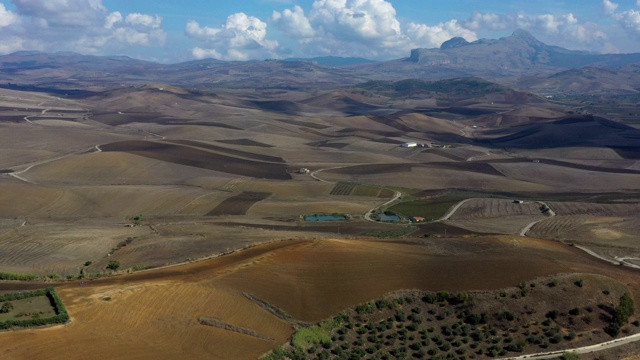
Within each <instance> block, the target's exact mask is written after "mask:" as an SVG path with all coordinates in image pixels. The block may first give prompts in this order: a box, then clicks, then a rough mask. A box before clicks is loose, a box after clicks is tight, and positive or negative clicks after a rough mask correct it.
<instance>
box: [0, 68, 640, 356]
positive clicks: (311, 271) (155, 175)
mask: <svg viewBox="0 0 640 360" xmlns="http://www.w3.org/2000/svg"><path fill="white" fill-rule="evenodd" d="M270 64H272V62H265V63H264V64H263V65H270ZM291 66H298V65H296V64H294V65H291ZM212 71H213V70H212ZM335 71H336V72H340V71H342V70H335ZM270 74H271V75H270V76H275V74H276V72H271V73H270ZM207 76H208V75H207ZM230 76H231V75H229V74H222V73H216V74H215V77H212V78H211V80H212V81H210V83H211V84H217V82H216V81H218V80H220V79H222V78H224V79H229V78H230ZM332 76H333V75H332ZM167 81H170V80H167ZM247 81H249V80H247ZM321 81H324V80H321ZM354 81H357V80H356V79H354ZM211 84H210V85H211ZM100 86H106V85H100ZM137 86H138V85H137ZM211 86H214V85H211ZM277 86H279V85H277ZM160 87H162V88H163V89H164V90H160ZM302 87H304V88H305V89H306V88H307V87H308V84H304V86H302ZM302 87H301V88H300V89H278V88H273V89H268V90H264V91H262V90H256V89H255V88H252V89H251V90H250V91H245V90H243V89H224V88H222V87H220V85H215V93H213V92H209V90H206V89H198V90H187V89H186V88H185V89H181V88H178V87H175V86H171V85H148V86H144V87H136V88H134V87H121V86H120V84H118V85H117V88H114V89H112V90H109V91H106V92H103V93H94V94H92V95H83V96H76V97H74V96H70V97H66V96H65V97H57V96H53V95H47V94H43V93H29V92H26V91H9V90H4V89H0V271H6V272H16V273H35V274H38V275H45V274H57V275H60V276H62V277H66V276H67V275H71V276H77V275H78V274H79V273H80V271H81V270H82V271H85V272H87V273H91V274H93V275H92V276H95V277H98V276H102V275H105V274H106V273H107V269H106V266H107V264H108V263H109V262H110V261H114V260H115V261H119V262H120V263H121V268H120V271H121V272H122V273H129V272H131V269H132V268H134V267H135V268H136V269H140V268H146V267H162V266H164V265H167V264H176V263H181V262H185V261H187V262H191V261H193V260H196V259H204V258H209V257H211V256H218V255H219V254H222V253H230V254H229V255H225V256H221V257H218V258H215V259H209V260H203V261H201V262H197V263H195V262H193V263H188V264H186V265H181V266H176V267H168V268H161V269H156V270H152V271H144V272H134V273H133V274H122V276H117V277H110V278H101V279H96V280H86V284H85V285H81V284H80V283H79V281H76V280H73V281H69V282H61V283H59V284H57V285H59V293H60V295H61V297H62V298H63V300H64V301H65V303H66V304H67V306H68V308H69V312H70V314H71V316H72V318H73V320H72V322H71V323H69V324H67V325H65V326H58V327H52V328H48V329H29V330H21V331H11V332H4V333H0V344H2V345H0V353H1V354H2V356H1V357H2V358H8V359H33V358H51V359H56V358H59V359H73V358H77V359H87V358H104V357H113V358H130V359H142V358H185V357H189V358H225V359H240V358H256V357H258V356H259V355H260V354H263V353H265V352H266V351H268V350H270V349H273V348H275V347H276V346H278V345H279V344H281V343H283V342H284V341H286V339H287V338H289V336H290V335H291V333H292V332H293V326H292V325H291V324H289V323H287V322H285V321H282V320H280V319H278V318H277V317H275V316H273V315H272V314H271V313H270V312H268V311H266V310H265V309H263V308H262V307H261V306H259V305H258V304H256V303H255V302H254V301H252V300H250V299H249V298H248V297H246V296H244V295H243V293H247V294H251V295H252V296H254V297H255V298H257V299H262V300H264V301H266V302H267V303H269V304H271V305H273V306H275V307H278V308H280V309H282V310H283V311H285V312H287V313H289V314H291V315H292V316H293V317H294V318H295V319H297V320H300V321H317V320H320V319H323V318H326V317H328V316H331V315H334V314H335V313H337V312H338V311H341V310H343V309H345V308H347V307H349V306H352V305H354V304H358V303H361V302H363V301H368V300H371V299H373V298H376V297H379V296H381V295H383V294H385V293H387V292H389V291H396V290H401V289H408V288H417V289H423V290H435V291H438V290H448V291H460V290H491V289H498V288H503V287H507V286H514V285H517V284H518V283H519V282H521V281H529V280H531V279H534V278H538V277H542V276H550V275H551V276H553V275H556V274H560V273H576V272H579V273H589V274H602V275H606V276H611V277H613V278H616V279H619V280H620V281H622V282H623V283H625V284H629V286H630V287H631V288H632V290H633V291H634V293H635V295H639V294H640V293H639V289H640V288H639V286H638V282H639V280H638V276H637V271H636V270H632V269H630V268H627V267H622V266H613V265H611V264H608V263H606V262H604V261H602V260H598V259H596V258H594V257H592V256H591V255H589V254H587V253H586V252H583V251H581V250H579V249H578V248H577V247H571V246H569V245H565V244H563V243H562V242H566V243H571V244H573V243H575V244H576V245H584V246H586V247H587V248H589V249H591V250H594V251H596V252H597V253H598V254H601V255H603V256H607V257H609V258H614V257H616V256H628V257H636V256H637V257H638V258H640V248H639V247H638V244H637V243H638V241H637V240H638V235H637V234H639V233H640V220H638V216H637V215H638V213H639V212H640V208H639V207H638V202H639V200H640V199H639V198H638V194H639V193H640V189H639V188H638V184H640V171H639V170H640V165H639V163H638V161H637V154H638V151H637V150H638V149H637V144H636V142H637V139H638V130H637V129H635V128H633V127H628V126H625V125H623V124H618V123H615V122H613V121H610V120H607V119H603V118H597V117H589V116H584V117H583V116H580V117H574V118H565V117H564V116H565V114H566V113H567V111H568V110H571V111H575V106H574V105H575V104H570V105H567V106H564V105H561V104H558V103H555V102H554V103H550V102H546V101H545V100H544V99H542V98H539V99H538V98H535V99H534V98H533V96H532V97H531V100H532V101H531V102H529V103H527V104H523V103H522V98H519V97H518V98H515V97H514V98H509V96H505V95H504V94H494V95H487V96H479V97H476V98H468V99H453V98H451V99H449V98H444V99H442V98H436V97H432V96H431V95H425V94H413V95H411V94H410V95H408V97H406V98H390V97H387V96H386V95H384V94H374V93H371V94H357V93H354V92H352V91H350V90H349V89H342V90H339V91H333V90H328V89H324V88H323V89H318V90H317V91H315V89H314V91H315V92H314V94H310V93H307V91H306V90H304V89H302ZM414 95H417V97H416V96H414ZM518 96H524V95H518ZM493 101H496V105H493V104H491V102H493ZM427 106H428V107H427ZM25 117H27V119H26V120H25ZM407 141H416V142H419V143H425V144H426V143H431V142H432V143H433V144H435V146H437V148H423V147H418V148H411V149H407V148H402V147H401V146H399V145H400V144H402V143H404V142H407ZM302 167H304V168H308V169H310V170H311V171H313V172H315V175H317V177H318V179H314V178H313V177H311V175H310V174H297V173H295V172H294V171H295V170H297V169H299V168H302ZM318 170H322V171H318ZM392 189H393V190H392ZM396 190H399V191H401V192H402V194H401V199H400V200H399V201H406V203H399V204H397V203H396V204H395V206H396V208H400V209H402V208H403V206H404V209H405V210H407V211H408V212H407V214H409V215H417V216H419V215H420V214H432V215H430V216H429V218H437V217H438V216H435V215H434V214H441V213H442V212H444V211H446V208H448V207H449V206H451V205H452V204H453V201H454V200H452V199H453V198H455V201H460V200H463V199H466V198H471V197H472V198H474V199H472V200H471V201H469V202H467V203H466V204H464V206H462V207H460V209H458V211H457V212H456V213H455V215H454V216H453V217H452V219H450V220H448V221H444V222H436V223H422V224H419V225H416V228H417V230H416V231H415V232H414V233H412V234H411V235H404V236H402V237H400V238H398V239H393V238H391V239H386V240H385V241H373V240H371V238H369V237H367V235H365V234H376V235H378V234H390V233H405V232H404V230H406V229H407V227H406V225H404V224H381V223H376V222H370V221H365V219H363V218H362V217H363V215H364V214H366V213H367V212H368V211H370V210H372V209H376V208H378V207H379V206H380V205H382V204H383V203H385V202H387V201H388V200H389V198H391V197H392V196H393V194H394V191H396ZM448 192H452V193H455V194H462V195H460V196H459V198H458V197H457V195H455V194H454V195H455V196H453V197H447V196H445V197H444V198H446V199H447V201H444V198H443V201H444V202H441V203H438V201H437V199H436V198H429V197H432V196H439V195H442V194H446V193H448ZM484 194H486V195H484ZM507 194H509V195H507ZM520 195H521V196H520ZM420 196H424V197H427V199H422V198H420V199H418V200H417V201H413V200H415V199H416V198H418V197H420ZM495 196H501V197H502V199H493V198H490V197H495ZM507 196H508V198H507ZM478 197H487V198H482V199H478ZM511 197H513V198H514V199H517V198H520V197H522V198H524V199H536V200H538V199H539V200H544V201H549V200H550V199H552V200H553V201H549V204H550V206H551V207H552V208H553V209H554V210H555V211H556V212H557V214H558V216H556V217H553V218H545V217H544V215H543V214H541V213H540V210H539V205H538V204H536V203H534V202H529V201H527V202H525V203H524V204H514V203H512V200H513V199H511ZM559 199H560V200H559ZM562 199H570V201H562ZM431 200H434V201H431ZM597 201H602V202H609V203H596V202H597ZM393 205H394V204H392V205H389V206H393ZM334 212H339V213H345V214H349V215H350V219H349V220H348V221H341V222H334V223H324V224H322V223H317V224H310V223H308V222H304V221H302V220H301V218H300V216H301V215H308V214H313V213H334ZM409 212H410V213H409ZM407 214H404V215H407ZM134 216H141V217H142V219H143V220H142V221H141V224H138V226H131V227H130V226H128V225H132V222H133V220H132V217H134ZM535 220H542V221H540V222H538V223H537V224H536V225H535V226H533V228H532V229H531V230H530V232H529V236H531V237H526V238H524V237H520V236H516V235H515V234H518V233H519V231H520V230H521V229H522V228H523V227H524V226H525V225H527V224H529V223H531V222H533V221H535ZM410 229H413V228H410ZM489 233H491V234H496V233H500V234H509V235H505V236H497V235H487V234H489ZM395 235H397V234H395ZM395 235H394V236H395ZM532 237H533V238H532ZM535 237H541V238H546V239H548V240H537V239H536V238H535ZM555 240H558V241H555ZM123 241H125V243H126V245H121V244H123ZM254 245H257V246H256V247H252V248H250V249H248V250H245V251H238V249H242V248H245V247H248V246H254ZM87 261H91V264H90V265H87V266H84V263H85V262H87ZM629 262H630V263H634V264H640V260H637V259H629ZM44 285H46V284H43V283H40V282H31V283H19V282H0V291H7V290H11V289H18V288H32V287H36V286H44ZM255 298H254V299H255ZM201 318H205V319H209V322H210V323H213V324H226V325H225V326H222V327H215V326H207V325H202V324H201V323H200V321H199V319H201ZM227 325H228V326H227ZM225 327H227V328H228V329H225ZM231 328H237V329H247V331H248V333H249V334H241V333H239V332H234V331H231V330H229V329H231ZM250 334H254V335H250Z"/></svg>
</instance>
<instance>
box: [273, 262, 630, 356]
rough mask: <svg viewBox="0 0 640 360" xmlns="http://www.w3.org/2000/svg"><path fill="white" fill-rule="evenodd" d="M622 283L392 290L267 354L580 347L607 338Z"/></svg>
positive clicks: (485, 352)
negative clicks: (486, 289)
mask: <svg viewBox="0 0 640 360" xmlns="http://www.w3.org/2000/svg"><path fill="white" fill-rule="evenodd" d="M576 284H582V285H580V286H578V285H576ZM585 284H586V285H585ZM603 291H604V292H606V293H607V294H606V295H605V294H603ZM626 291H627V290H626V289H625V286H624V285H623V284H621V283H619V282H617V281H615V280H614V279H611V278H606V277H594V276H591V275H577V276H576V275H574V276H562V277H554V278H542V279H536V280H535V281H531V282H523V283H521V284H520V285H519V287H511V288H506V289H501V290H499V291H492V292H485V293H473V292H472V293H467V292H459V293H448V292H445V291H441V292H437V293H436V292H426V293H425V292H418V291H413V292H411V291H404V292H397V293H393V294H391V295H387V296H385V297H383V298H379V299H376V300H375V301H373V300H372V301H370V302H366V303H363V304H359V305H357V306H355V307H351V308H350V309H348V310H345V311H343V312H341V313H340V314H338V315H336V316H335V317H332V318H330V319H327V320H324V321H322V322H320V323H319V324H318V325H315V326H312V327H307V328H303V329H301V330H299V331H297V332H296V333H295V334H294V335H293V337H292V340H291V345H290V346H289V347H283V348H280V349H277V350H276V351H274V352H273V353H272V354H271V355H270V356H267V357H266V358H268V359H281V358H285V357H287V356H289V357H290V358H304V357H307V356H314V357H315V356H318V357H327V358H340V357H341V356H343V355H344V354H354V353H355V354H359V355H360V356H363V357H364V356H372V357H375V356H377V357H380V358H398V357H402V356H405V357H409V356H410V357H415V358H425V357H433V356H436V355H437V356H441V357H453V358H459V357H463V358H467V359H475V358H485V357H498V356H499V357H504V356H515V355H520V354H526V353H532V352H541V351H553V350H556V349H563V348H568V347H570V348H573V347H580V346H584V345H587V344H590V343H593V342H598V341H600V342H604V341H606V340H607V339H608V338H609V336H608V335H607V334H606V333H605V331H603V329H606V328H607V327H608V326H609V323H608V319H609V318H610V316H611V314H610V313H609V312H607V310H606V309H607V307H610V308H615V307H616V306H618V304H617V302H618V299H619V298H620V297H621V296H623V295H624V294H625V292H626ZM554 293H555V294H556V295H555V296H554V295H553V294H554ZM567 293H570V295H569V294H567ZM565 296H566V297H567V300H569V301H566V300H561V299H560V298H563V297H565ZM550 298H556V299H555V300H554V301H553V302H551V303H545V302H544V301H543V299H544V300H548V299H550ZM586 298H588V299H590V302H585V301H584V299H586ZM541 301H542V302H541ZM506 309H509V310H506ZM625 326H626V327H625V330H626V331H632V328H633V327H637V326H636V325H631V324H628V325H625Z"/></svg>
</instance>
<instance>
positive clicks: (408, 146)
mask: <svg viewBox="0 0 640 360" xmlns="http://www.w3.org/2000/svg"><path fill="white" fill-rule="evenodd" d="M400 146H402V147H403V148H413V147H416V146H418V143H417V142H415V141H412V142H406V143H404V144H402V145H400Z"/></svg>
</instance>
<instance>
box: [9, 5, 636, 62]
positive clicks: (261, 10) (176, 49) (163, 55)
mask: <svg viewBox="0 0 640 360" xmlns="http://www.w3.org/2000/svg"><path fill="white" fill-rule="evenodd" d="M516 29H524V30H527V31H529V32H530V33H531V34H532V35H533V36H535V37H536V38H538V39H539V40H541V41H543V42H545V43H547V44H550V45H557V46H562V47H566V48H568V49H573V50H586V51H592V52H599V53H630V52H640V0H618V1H614V0H207V1H205V0H180V1H175V0H0V54H8V53H12V52H15V51H20V50H37V51H45V52H57V51H74V52H78V53H81V54H87V55H127V56H130V57H133V58H137V59H143V60H149V61H155V62H161V63H177V62H182V61H190V60H196V59H203V58H216V59H220V60H263V59H281V58H288V57H304V58H308V57H316V56H356V57H365V58H369V59H373V60H390V59H397V58H402V57H407V56H409V53H410V50H411V49H414V48H434V47H439V46H440V45H441V44H442V42H444V41H446V40H448V39H450V38H452V37H455V36H459V37H463V38H465V39H466V40H467V41H474V40H477V39H481V38H500V37H504V36H509V35H510V34H511V33H512V32H513V31H514V30H516Z"/></svg>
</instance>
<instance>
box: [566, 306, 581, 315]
mask: <svg viewBox="0 0 640 360" xmlns="http://www.w3.org/2000/svg"><path fill="white" fill-rule="evenodd" d="M569 314H570V315H573V316H577V315H580V308H579V307H575V308H573V309H571V310H569Z"/></svg>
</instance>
